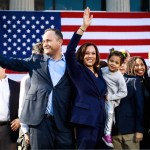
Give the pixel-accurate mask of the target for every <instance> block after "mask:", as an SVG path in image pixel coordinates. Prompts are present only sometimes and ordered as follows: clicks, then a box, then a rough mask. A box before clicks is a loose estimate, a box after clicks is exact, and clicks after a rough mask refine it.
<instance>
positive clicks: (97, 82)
mask: <svg viewBox="0 0 150 150" xmlns="http://www.w3.org/2000/svg"><path fill="white" fill-rule="evenodd" d="M80 38H81V36H80V35H78V34H76V33H75V34H74V35H73V37H72V39H71V41H70V43H69V45H68V47H67V51H66V55H65V56H66V62H67V65H68V70H69V75H70V77H71V79H72V81H73V83H74V85H75V87H76V89H77V95H76V99H75V102H74V105H73V111H72V116H71V122H72V123H75V124H81V125H88V126H92V127H98V126H102V125H103V123H104V117H105V106H104V105H105V94H106V91H107V87H106V83H105V81H104V79H103V77H102V72H101V70H99V72H98V76H99V79H96V77H95V75H94V74H93V73H92V72H91V71H90V70H89V69H88V68H87V67H86V66H84V65H82V64H80V63H79V62H77V60H76V56H75V51H76V47H77V45H78V43H79V41H80Z"/></svg>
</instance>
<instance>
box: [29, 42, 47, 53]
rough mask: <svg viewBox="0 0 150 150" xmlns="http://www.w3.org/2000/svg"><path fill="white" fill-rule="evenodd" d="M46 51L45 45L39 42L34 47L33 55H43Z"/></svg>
mask: <svg viewBox="0 0 150 150" xmlns="http://www.w3.org/2000/svg"><path fill="white" fill-rule="evenodd" d="M43 52H44V49H43V44H42V42H38V43H36V44H34V45H33V47H32V53H34V54H43Z"/></svg>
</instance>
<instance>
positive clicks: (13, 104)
mask: <svg viewBox="0 0 150 150" xmlns="http://www.w3.org/2000/svg"><path fill="white" fill-rule="evenodd" d="M8 84H9V89H10V98H9V111H10V121H13V120H14V119H17V118H18V108H19V92H20V83H19V82H16V81H13V80H11V79H9V78H8ZM10 134H11V137H12V140H13V141H14V142H16V140H17V138H18V134H19V130H17V131H12V130H10Z"/></svg>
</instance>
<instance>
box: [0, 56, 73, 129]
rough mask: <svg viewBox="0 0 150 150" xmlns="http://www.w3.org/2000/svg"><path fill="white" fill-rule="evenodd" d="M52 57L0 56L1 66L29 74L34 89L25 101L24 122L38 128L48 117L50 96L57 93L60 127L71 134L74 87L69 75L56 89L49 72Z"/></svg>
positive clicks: (57, 114)
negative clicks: (69, 123) (32, 58)
mask: <svg viewBox="0 0 150 150" xmlns="http://www.w3.org/2000/svg"><path fill="white" fill-rule="evenodd" d="M48 59H49V58H48V56H47V55H45V56H44V58H43V60H40V61H35V62H33V60H29V61H27V60H19V59H13V58H6V57H3V56H0V65H1V66H2V67H4V68H8V69H11V70H14V71H19V72H29V75H30V77H31V87H30V89H29V91H28V94H27V96H26V99H25V103H24V108H23V110H22V113H21V116H20V120H21V122H22V123H25V124H28V125H38V124H40V122H41V121H42V119H43V118H44V116H45V112H46V108H47V103H48V97H49V94H50V92H51V91H52V90H53V110H54V118H55V122H56V125H57V128H58V129H59V130H60V131H63V132H68V131H69V132H70V129H69V128H68V120H69V116H70V111H71V101H72V92H71V91H72V86H71V82H70V80H69V76H68V74H67V72H65V74H64V75H63V77H62V78H61V79H60V81H59V82H58V83H57V85H56V86H53V84H52V81H51V77H50V74H49V70H48Z"/></svg>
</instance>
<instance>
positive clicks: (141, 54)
mask: <svg viewBox="0 0 150 150" xmlns="http://www.w3.org/2000/svg"><path fill="white" fill-rule="evenodd" d="M108 55H109V53H101V52H100V58H101V59H107V57H108ZM130 55H131V57H133V56H141V57H142V58H144V59H148V53H130Z"/></svg>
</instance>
